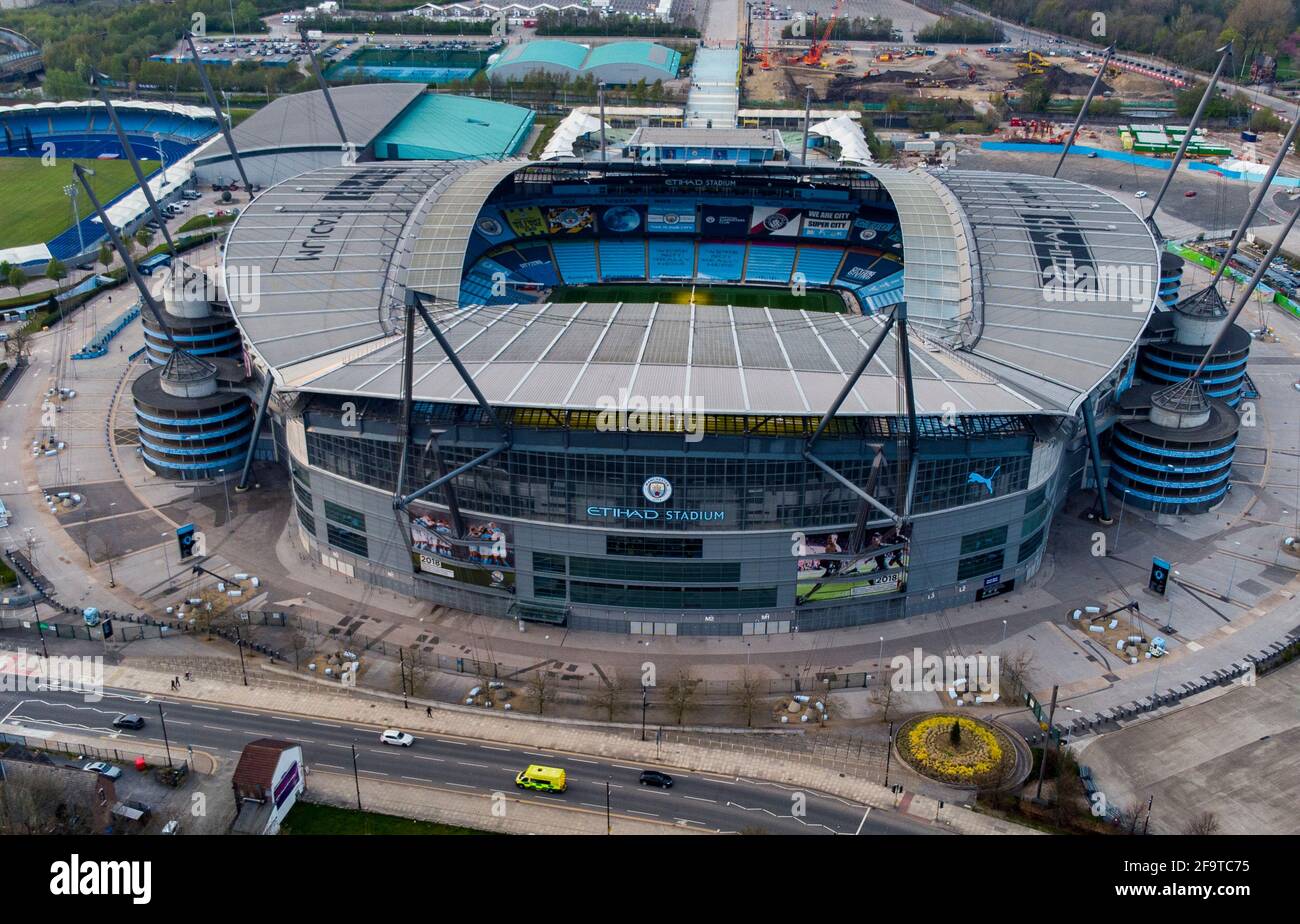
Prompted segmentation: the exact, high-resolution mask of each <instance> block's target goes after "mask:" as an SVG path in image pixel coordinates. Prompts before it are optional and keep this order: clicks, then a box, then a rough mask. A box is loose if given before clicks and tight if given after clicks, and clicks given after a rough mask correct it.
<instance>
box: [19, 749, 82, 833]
mask: <svg viewBox="0 0 1300 924" xmlns="http://www.w3.org/2000/svg"><path fill="white" fill-rule="evenodd" d="M92 814H93V813H92V809H91V805H90V802H89V800H88V798H87V795H86V794H85V793H79V792H76V791H75V790H74V789H73V787H72V786H70V785H69V780H68V778H67V774H66V773H65V772H60V771H59V770H57V769H55V768H53V767H46V766H40V765H25V764H19V763H17V762H14V761H10V762H8V764H7V765H6V772H5V779H4V782H3V783H0V834H89V833H91V829H92V827H93V825H92V824H91V818H92Z"/></svg>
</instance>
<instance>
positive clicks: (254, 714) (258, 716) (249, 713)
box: [230, 709, 262, 719]
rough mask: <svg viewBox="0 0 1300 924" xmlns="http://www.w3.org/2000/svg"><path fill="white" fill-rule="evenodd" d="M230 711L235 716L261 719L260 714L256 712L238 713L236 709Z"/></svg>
mask: <svg viewBox="0 0 1300 924" xmlns="http://www.w3.org/2000/svg"><path fill="white" fill-rule="evenodd" d="M230 711H231V712H233V713H234V714H235V715H251V716H252V717H253V718H255V719H260V718H261V717H262V716H261V714H260V713H257V712H240V711H239V710H238V709H231V710H230Z"/></svg>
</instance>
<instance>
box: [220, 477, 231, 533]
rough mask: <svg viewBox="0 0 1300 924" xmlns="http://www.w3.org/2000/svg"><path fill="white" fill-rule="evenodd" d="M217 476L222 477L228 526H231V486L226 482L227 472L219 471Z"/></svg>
mask: <svg viewBox="0 0 1300 924" xmlns="http://www.w3.org/2000/svg"><path fill="white" fill-rule="evenodd" d="M217 474H218V475H220V476H221V489H222V490H223V491H225V492H226V526H230V485H229V484H228V483H227V482H226V470H225V469H224V468H219V469H217Z"/></svg>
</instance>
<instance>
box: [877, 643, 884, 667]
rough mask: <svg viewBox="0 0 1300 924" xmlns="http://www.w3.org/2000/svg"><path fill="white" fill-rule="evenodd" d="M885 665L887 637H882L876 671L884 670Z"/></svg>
mask: <svg viewBox="0 0 1300 924" xmlns="http://www.w3.org/2000/svg"><path fill="white" fill-rule="evenodd" d="M884 663H885V637H884V636H883V635H882V636H880V653H879V654H878V655H876V670H883V669H884Z"/></svg>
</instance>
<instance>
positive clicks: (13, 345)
mask: <svg viewBox="0 0 1300 924" xmlns="http://www.w3.org/2000/svg"><path fill="white" fill-rule="evenodd" d="M29 340H30V335H29V334H28V333H27V331H26V330H25V329H24V328H23V326H22V325H19V326H18V327H16V328H14V331H13V333H11V334H10V335H9V339H8V340H6V341H5V356H13V357H14V358H15V359H22V358H23V357H24V356H26V355H27V352H28V347H29V346H30V343H29Z"/></svg>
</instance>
